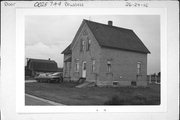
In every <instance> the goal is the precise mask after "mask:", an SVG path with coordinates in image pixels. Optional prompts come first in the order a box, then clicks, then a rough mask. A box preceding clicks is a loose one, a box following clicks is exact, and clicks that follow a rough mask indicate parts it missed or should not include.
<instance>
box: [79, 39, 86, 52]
mask: <svg viewBox="0 0 180 120" xmlns="http://www.w3.org/2000/svg"><path fill="white" fill-rule="evenodd" d="M83 50H85V41H84V40H83V39H81V43H80V51H83Z"/></svg>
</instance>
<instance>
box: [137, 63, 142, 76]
mask: <svg viewBox="0 0 180 120" xmlns="http://www.w3.org/2000/svg"><path fill="white" fill-rule="evenodd" d="M137 74H138V75H140V74H141V62H138V63H137Z"/></svg>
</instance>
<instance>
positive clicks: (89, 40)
mask: <svg viewBox="0 0 180 120" xmlns="http://www.w3.org/2000/svg"><path fill="white" fill-rule="evenodd" d="M90 45H91V39H89V37H87V47H86V51H88V50H89V49H90Z"/></svg>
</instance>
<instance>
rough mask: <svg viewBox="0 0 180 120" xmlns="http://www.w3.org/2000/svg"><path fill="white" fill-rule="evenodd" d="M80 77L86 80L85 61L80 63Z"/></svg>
mask: <svg viewBox="0 0 180 120" xmlns="http://www.w3.org/2000/svg"><path fill="white" fill-rule="evenodd" d="M82 77H83V78H86V61H83V63H82Z"/></svg>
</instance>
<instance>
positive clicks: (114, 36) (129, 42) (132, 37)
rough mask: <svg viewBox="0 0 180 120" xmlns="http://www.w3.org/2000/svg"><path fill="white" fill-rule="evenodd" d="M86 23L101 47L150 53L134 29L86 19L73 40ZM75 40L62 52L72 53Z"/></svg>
mask: <svg viewBox="0 0 180 120" xmlns="http://www.w3.org/2000/svg"><path fill="white" fill-rule="evenodd" d="M84 24H87V25H88V27H89V29H90V30H91V32H92V34H93V35H94V37H95V38H96V40H97V41H98V43H99V45H100V46H101V47H106V48H111V49H120V50H127V51H134V52H140V53H146V54H147V53H150V51H149V50H148V49H147V48H146V46H145V45H144V44H143V43H142V41H141V40H140V39H139V37H138V36H137V35H136V34H135V33H134V32H133V30H131V29H125V28H121V27H116V26H111V25H106V24H102V23H97V22H93V21H89V20H85V19H84V20H83V22H82V23H81V26H80V27H79V29H78V32H77V33H76V35H75V37H74V39H73V42H75V39H76V38H77V36H78V34H79V33H80V31H81V29H82V26H83V25H84ZM73 42H72V43H71V44H70V45H69V46H68V47H67V48H66V49H65V50H64V51H63V52H62V53H61V54H69V53H71V52H72V51H71V47H72V44H73Z"/></svg>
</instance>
